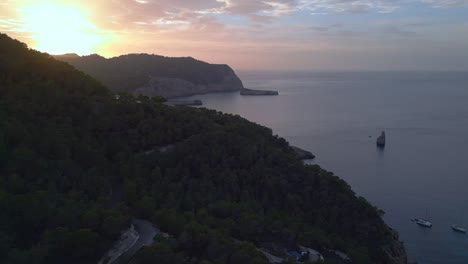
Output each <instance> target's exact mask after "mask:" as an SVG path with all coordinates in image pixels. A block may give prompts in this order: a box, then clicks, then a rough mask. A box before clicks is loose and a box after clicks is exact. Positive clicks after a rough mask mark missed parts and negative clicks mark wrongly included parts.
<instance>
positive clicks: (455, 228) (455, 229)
mask: <svg viewBox="0 0 468 264" xmlns="http://www.w3.org/2000/svg"><path fill="white" fill-rule="evenodd" d="M451 227H452V230H453V231H455V232H458V233H463V234H466V229H465V228H463V227H461V226H458V225H452V226H451Z"/></svg>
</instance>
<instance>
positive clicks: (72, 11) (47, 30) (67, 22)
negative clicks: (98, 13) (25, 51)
mask: <svg viewBox="0 0 468 264" xmlns="http://www.w3.org/2000/svg"><path fill="white" fill-rule="evenodd" d="M22 16H23V18H22V20H23V22H24V23H25V30H26V31H28V32H31V33H32V34H33V39H34V41H35V44H33V48H35V49H37V50H40V51H43V52H47V53H50V54H64V53H77V54H79V55H86V54H91V53H94V52H96V49H97V46H98V45H99V44H101V43H102V42H103V41H104V40H105V37H103V36H102V35H100V34H99V30H98V28H97V27H96V26H95V25H94V24H93V23H91V22H89V21H88V20H87V19H86V17H85V15H84V12H82V11H81V10H79V9H77V8H73V7H68V6H62V5H58V4H53V3H44V4H40V5H36V6H29V7H26V8H24V9H22Z"/></svg>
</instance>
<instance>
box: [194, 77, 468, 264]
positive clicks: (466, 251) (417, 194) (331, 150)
mask: <svg viewBox="0 0 468 264" xmlns="http://www.w3.org/2000/svg"><path fill="white" fill-rule="evenodd" d="M238 74H239V76H240V77H241V79H242V80H243V82H244V85H245V87H247V88H252V89H272V90H278V91H279V92H280V95H279V96H257V97H256V96H240V95H239V94H238V93H218V94H208V95H200V96H193V97H190V98H191V99H200V100H202V101H203V103H204V106H205V107H207V108H211V109H216V110H219V111H223V112H226V113H233V114H239V115H241V116H243V117H245V118H247V119H249V120H251V121H254V122H256V123H259V124H261V125H264V126H267V127H270V128H272V129H273V131H274V133H275V134H278V135H280V136H281V137H284V138H286V139H287V140H288V141H289V142H290V143H291V144H293V145H296V146H299V147H302V148H304V149H307V150H310V151H312V152H313V153H314V154H315V155H316V156H317V158H316V159H315V160H314V161H313V162H314V163H317V164H319V165H320V166H322V167H323V168H325V169H327V170H329V171H332V172H334V173H335V174H336V175H338V176H339V177H341V178H343V179H344V180H346V181H347V182H348V183H349V184H350V185H351V187H352V188H353V190H354V191H355V192H356V193H357V195H360V196H364V197H366V198H367V199H368V200H369V201H370V202H371V203H372V204H374V205H376V206H377V207H379V208H381V209H383V210H384V211H385V212H386V214H385V217H384V218H385V221H386V223H387V224H388V225H389V226H391V227H392V228H394V229H396V230H397V231H398V232H399V234H400V238H401V240H402V241H404V243H405V247H406V249H407V251H408V255H409V259H410V260H411V261H418V262H419V263H420V264H442V263H443V264H467V263H468V235H463V234H458V233H455V232H453V231H452V230H451V228H450V226H451V225H452V224H454V223H457V224H460V225H463V226H465V227H468V73H466V72H465V73H461V72H460V73H438V72H428V73H424V72H419V73H415V72H412V73H409V72H295V73H285V72H239V73H238ZM383 130H384V131H385V132H386V135H387V146H386V147H385V149H384V150H379V149H377V148H376V145H375V140H376V137H377V136H378V135H379V134H380V132H381V131H383ZM426 215H427V217H428V218H429V220H430V221H432V222H433V224H434V226H433V227H432V228H431V229H425V228H422V227H419V226H417V225H416V224H415V223H413V222H411V221H410V219H411V218H416V217H426Z"/></svg>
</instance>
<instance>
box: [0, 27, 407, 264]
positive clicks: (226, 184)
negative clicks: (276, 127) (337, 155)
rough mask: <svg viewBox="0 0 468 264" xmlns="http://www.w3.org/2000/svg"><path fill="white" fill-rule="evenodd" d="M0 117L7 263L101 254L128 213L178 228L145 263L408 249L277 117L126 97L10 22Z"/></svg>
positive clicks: (3, 39)
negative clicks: (36, 44)
mask: <svg viewBox="0 0 468 264" xmlns="http://www.w3.org/2000/svg"><path fill="white" fill-rule="evenodd" d="M0 120H1V122H0V212H1V214H0V263H15V264H31V263H37V264H43V263H44V264H45V263H47V264H55V263H71V264H87V263H97V261H98V260H99V259H100V257H101V256H103V254H104V253H105V252H106V251H107V250H108V249H109V248H110V247H111V245H112V243H113V242H114V241H116V240H117V239H118V237H119V236H120V232H121V231H122V230H125V229H127V228H129V226H130V222H131V218H133V217H137V218H142V219H147V220H149V221H151V222H152V223H153V224H154V225H155V226H157V227H159V228H160V229H161V230H162V231H164V232H167V233H168V234H169V238H163V237H161V236H157V241H156V243H155V244H154V245H153V246H151V247H148V248H146V249H143V250H142V251H140V252H139V253H137V254H136V255H135V256H134V258H132V263H136V264H143V263H160V264H166V263H186V264H189V263H190V264H192V263H193V264H202V263H203V264H210V263H212V264H214V263H228V264H236V263H246V264H250V263H251V264H261V263H265V264H266V263H268V260H267V259H266V257H265V256H264V255H263V254H262V252H260V251H259V250H258V249H259V248H263V249H264V250H270V251H271V252H272V253H275V254H277V253H278V252H279V253H281V249H288V248H298V245H303V246H306V247H310V248H314V249H316V250H318V251H320V252H322V253H323V254H325V255H326V254H327V253H328V252H344V253H346V255H347V256H349V257H350V258H351V259H352V260H353V261H354V262H355V263H360V264H371V263H372V264H400V263H401V264H403V263H406V255H405V251H404V248H403V247H402V245H401V243H400V242H399V241H398V237H397V235H396V233H394V232H393V231H392V230H391V229H390V228H388V227H387V226H386V225H385V223H384V222H383V220H382V217H381V215H382V213H383V212H382V211H379V210H378V209H377V208H375V207H374V206H372V205H371V204H369V203H368V202H367V201H366V200H365V199H364V198H362V197H357V196H356V195H355V193H354V192H353V191H352V190H351V188H350V186H349V185H348V184H346V182H344V181H343V180H341V179H340V178H338V177H336V176H334V175H333V174H332V173H330V172H327V171H325V170H323V169H322V168H320V167H319V166H317V165H304V164H303V163H302V162H301V161H299V157H298V156H297V154H296V153H295V151H294V150H293V149H292V148H291V147H290V145H289V144H288V143H287V142H286V141H285V140H284V139H282V138H279V137H278V136H275V135H273V134H272V131H271V129H268V128H266V127H263V126H259V125H257V124H254V123H252V122H249V121H247V120H245V119H243V118H241V117H240V116H234V115H227V114H222V113H220V112H217V111H213V110H207V109H196V108H190V107H172V106H167V105H165V104H162V103H161V101H160V100H158V98H156V99H155V98H149V97H144V96H140V97H139V98H135V97H133V96H131V95H128V94H123V95H121V96H120V97H119V98H118V99H117V98H116V97H115V96H113V94H112V93H111V92H110V91H109V90H107V89H106V88H105V87H104V86H103V85H101V84H100V83H99V82H97V81H96V80H94V79H92V78H91V77H90V76H88V75H85V74H83V73H82V72H80V71H78V70H76V69H74V68H73V67H72V66H70V65H69V64H67V63H65V62H60V61H57V60H55V59H54V58H52V57H51V56H49V55H48V54H44V53H40V52H37V51H33V50H29V49H28V48H27V47H26V45H24V44H22V43H20V42H18V41H15V40H12V39H11V38H9V37H8V36H6V35H3V34H0ZM274 250H276V251H274ZM333 263H336V262H333Z"/></svg>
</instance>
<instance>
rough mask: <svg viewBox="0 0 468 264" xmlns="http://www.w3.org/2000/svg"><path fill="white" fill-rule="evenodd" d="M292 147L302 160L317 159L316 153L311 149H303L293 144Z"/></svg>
mask: <svg viewBox="0 0 468 264" xmlns="http://www.w3.org/2000/svg"><path fill="white" fill-rule="evenodd" d="M291 148H292V149H293V150H294V151H295V152H296V154H297V155H298V156H299V159H301V160H308V159H315V155H314V154H312V152H310V151H307V150H303V149H301V148H298V147H295V146H291Z"/></svg>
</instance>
